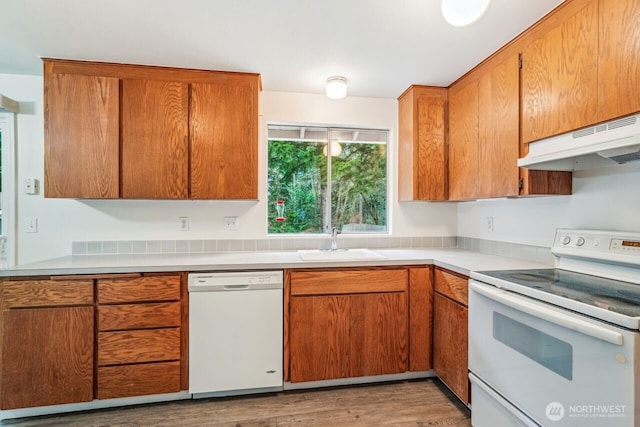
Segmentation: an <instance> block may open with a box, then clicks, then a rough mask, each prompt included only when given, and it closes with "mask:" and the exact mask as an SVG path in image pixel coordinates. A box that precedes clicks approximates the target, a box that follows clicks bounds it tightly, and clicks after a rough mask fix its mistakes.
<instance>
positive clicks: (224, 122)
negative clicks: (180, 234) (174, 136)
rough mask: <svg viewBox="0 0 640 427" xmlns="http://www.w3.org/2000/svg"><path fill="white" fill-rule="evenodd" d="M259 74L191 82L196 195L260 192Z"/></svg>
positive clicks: (249, 196)
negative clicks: (242, 77) (238, 79)
mask: <svg viewBox="0 0 640 427" xmlns="http://www.w3.org/2000/svg"><path fill="white" fill-rule="evenodd" d="M257 121H258V77H251V78H250V80H248V82H244V81H243V82H238V83H236V82H233V81H229V82H226V83H220V84H215V83H194V84H192V85H191V117H190V122H189V123H190V135H191V198H192V199H257V198H258V123H257Z"/></svg>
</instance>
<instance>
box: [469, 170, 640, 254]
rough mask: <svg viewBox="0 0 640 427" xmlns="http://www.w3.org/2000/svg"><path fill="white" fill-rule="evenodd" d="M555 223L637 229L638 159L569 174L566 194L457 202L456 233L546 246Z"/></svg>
mask: <svg viewBox="0 0 640 427" xmlns="http://www.w3.org/2000/svg"><path fill="white" fill-rule="evenodd" d="M487 217H493V219H494V231H493V232H490V231H488V230H487V227H486V225H485V224H486V218H487ZM560 227H566V228H593V229H603V230H620V231H634V232H640V163H631V164H628V165H620V166H613V167H608V168H602V169H592V170H588V171H577V172H574V173H573V194H572V195H571V196H553V197H536V198H527V199H497V200H487V201H476V202H466V203H460V204H459V205H458V235H459V236H464V237H474V238H481V239H489V240H498V241H502V242H511V243H521V244H528V245H535V246H546V247H550V246H551V244H552V242H553V236H554V233H555V229H556V228H560Z"/></svg>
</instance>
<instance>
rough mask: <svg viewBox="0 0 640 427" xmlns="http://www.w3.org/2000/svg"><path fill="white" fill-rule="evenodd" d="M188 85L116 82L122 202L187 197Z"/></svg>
mask: <svg viewBox="0 0 640 427" xmlns="http://www.w3.org/2000/svg"><path fill="white" fill-rule="evenodd" d="M188 108H189V106H188V85H187V84H185V83H177V82H169V81H162V80H123V81H122V197H123V198H129V199H131V198H133V199H136V198H137V199H185V198H187V197H188V178H189V175H188V166H189V159H188V152H189V150H188Z"/></svg>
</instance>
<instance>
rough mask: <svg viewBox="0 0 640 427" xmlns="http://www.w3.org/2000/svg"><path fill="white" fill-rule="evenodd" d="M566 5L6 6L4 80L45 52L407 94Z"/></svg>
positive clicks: (258, 1)
mask: <svg viewBox="0 0 640 427" xmlns="http://www.w3.org/2000/svg"><path fill="white" fill-rule="evenodd" d="M562 1H563V0H492V2H491V5H490V6H489V9H488V11H487V14H486V15H485V16H484V17H483V18H482V19H480V21H478V22H476V23H475V24H473V25H472V26H470V27H466V28H455V27H451V26H449V25H447V24H446V23H445V22H444V20H443V18H442V15H441V14H440V0H181V1H175V0H0V22H1V24H2V31H1V32H0V73H8V74H36V75H37V74H41V73H42V65H41V62H40V59H39V58H40V57H43V56H44V57H52V58H71V59H84V60H95V61H108V62H124V63H135V64H152V65H166V66H176V67H187V68H202V69H213V70H231V71H247V72H256V73H260V74H262V82H263V88H264V90H270V91H287V92H307V93H323V91H324V84H325V81H326V79H327V77H329V76H332V75H342V76H344V77H346V78H347V79H348V80H349V95H354V96H369V97H383V98H396V97H398V96H399V95H400V94H401V93H402V92H403V91H404V90H405V89H406V88H407V87H408V86H409V85H411V84H427V85H445V86H446V85H449V84H450V83H451V82H453V81H455V80H456V79H457V78H458V77H460V76H461V75H463V74H464V73H465V72H466V71H468V70H469V69H471V68H472V67H473V66H475V65H476V64H477V63H479V62H480V61H481V60H483V59H484V58H486V57H487V56H489V55H490V54H491V53H492V52H494V51H495V50H497V49H498V48H499V47H501V46H502V45H503V44H505V43H506V42H507V41H509V40H510V39H512V38H513V37H514V36H515V35H517V34H519V33H520V32H521V31H522V30H524V29H525V28H527V27H528V26H529V25H531V24H532V23H534V22H535V21H537V20H538V19H539V18H541V17H542V16H543V15H545V14H546V13H547V12H548V11H550V10H551V9H553V8H554V7H555V6H557V5H558V4H560V3H562Z"/></svg>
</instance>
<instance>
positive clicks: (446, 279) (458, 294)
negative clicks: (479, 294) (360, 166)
mask: <svg viewBox="0 0 640 427" xmlns="http://www.w3.org/2000/svg"><path fill="white" fill-rule="evenodd" d="M434 275H435V284H434V288H435V290H436V292H440V293H441V294H443V295H446V296H448V297H449V298H451V299H452V300H454V301H457V302H459V303H461V304H463V305H464V306H468V305H469V303H468V300H469V297H468V293H469V283H468V280H469V278H468V277H466V276H463V275H461V274H457V273H452V272H448V271H446V270H442V269H440V268H436V270H435V274H434Z"/></svg>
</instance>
